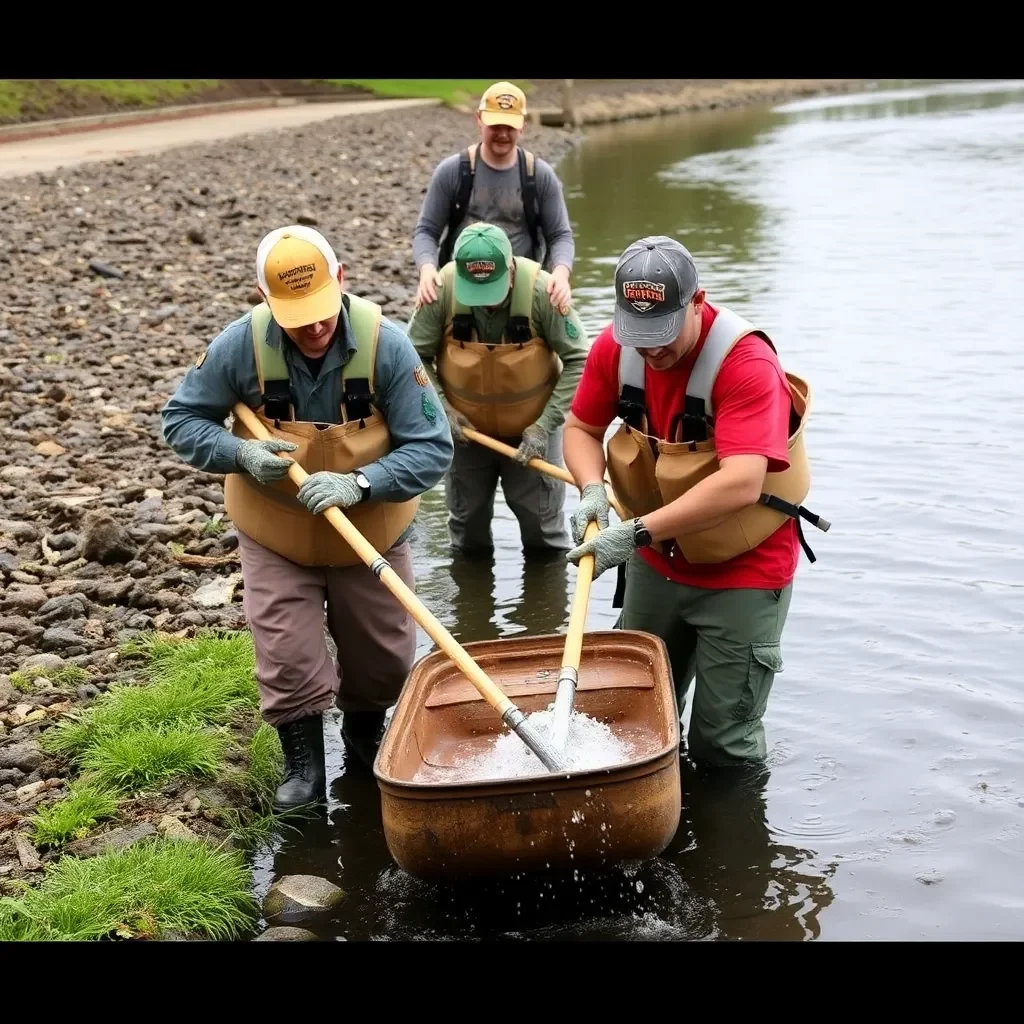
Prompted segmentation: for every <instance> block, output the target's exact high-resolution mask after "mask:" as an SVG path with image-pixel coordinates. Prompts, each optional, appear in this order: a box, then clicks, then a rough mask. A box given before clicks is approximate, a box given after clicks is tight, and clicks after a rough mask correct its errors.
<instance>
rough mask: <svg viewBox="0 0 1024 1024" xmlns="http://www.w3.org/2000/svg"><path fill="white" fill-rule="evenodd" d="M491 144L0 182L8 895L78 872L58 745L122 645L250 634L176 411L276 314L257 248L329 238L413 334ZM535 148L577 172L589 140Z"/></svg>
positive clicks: (334, 152)
mask: <svg viewBox="0 0 1024 1024" xmlns="http://www.w3.org/2000/svg"><path fill="white" fill-rule="evenodd" d="M472 129H473V123H472V121H471V120H470V119H469V118H467V117H466V115H464V114H460V113H458V112H455V111H452V110H445V109H432V110H431V111H430V112H429V115H428V116H427V117H424V115H423V112H422V111H420V110H407V111H399V112H395V113H394V114H390V115H388V116H387V117H386V118H378V117H371V116H365V117H348V118H341V119H339V120H338V121H336V122H333V123H328V124H325V125H319V126H317V127H316V128H315V129H296V130H289V131H282V132H275V133H268V134H265V135H261V136H258V137H255V138H252V139H240V140H231V141H225V142H222V143H220V144H217V145H201V146H192V147H188V148H183V149H178V150H174V151H171V152H168V153H166V154H161V155H160V156H159V158H157V159H144V158H143V159H135V160H117V161H114V162H112V163H108V164H89V165H82V166H80V167H77V168H69V169H67V170H65V171H63V172H61V173H59V174H52V175H34V176H32V177H29V178H26V179H7V180H4V181H3V182H2V183H0V262H2V263H3V264H4V266H3V270H4V273H3V275H2V277H3V282H2V284H0V422H2V423H3V428H4V429H3V434H4V447H3V454H2V456H0V579H2V583H3V586H2V588H0V591H2V593H0V883H2V882H3V881H4V879H5V878H6V879H7V880H11V879H19V878H24V879H27V880H29V881H33V880H37V879H38V878H40V877H41V872H42V869H43V867H44V866H45V865H46V864H47V863H48V862H50V861H52V860H54V859H56V858H59V856H60V854H61V852H62V849H55V850H53V851H50V852H47V851H44V850H40V849H37V848H34V847H33V846H32V845H31V830H30V827H29V826H30V822H32V821H33V820H34V819H33V817H32V816H33V815H34V814H36V813H37V812H38V811H39V810H40V809H41V808H43V807H45V806H47V805H48V804H51V803H53V802H54V801H57V800H61V799H63V798H65V797H66V796H67V793H68V782H67V779H68V776H69V774H70V772H69V768H68V762H67V759H66V758H63V757H61V756H59V755H56V754H51V753H49V752H47V751H45V750H41V749H40V746H39V740H40V736H41V734H42V733H44V732H45V731H47V730H49V729H51V728H53V727H54V725H55V724H57V723H60V722H62V721H65V720H67V719H69V718H71V717H72V716H74V715H75V714H76V713H77V712H79V711H81V710H82V709H85V708H88V707H89V706H90V705H91V704H92V703H93V702H94V701H95V700H96V699H97V697H98V695H100V694H102V693H104V691H106V690H108V688H109V687H111V685H112V684H115V683H120V682H127V681H134V680H135V679H136V678H137V677H138V674H139V666H138V662H137V660H135V659H126V658H125V657H124V656H123V654H121V653H120V651H121V649H122V648H123V645H124V644H126V643H128V642H131V641H132V640H133V639H137V638H139V637H146V636H151V635H154V634H160V635H169V636H171V637H182V638H184V637H192V636H194V635H196V633H197V632H201V631H203V630H206V629H237V628H243V627H244V617H243V614H242V608H241V596H242V595H241V576H240V573H239V571H238V570H239V564H238V558H237V540H236V537H235V534H234V532H233V530H232V529H231V524H230V522H228V521H226V520H225V519H224V506H223V491H222V487H221V484H222V478H221V477H218V476H211V475H208V474H203V473H198V472H196V471H194V470H192V469H190V468H189V467H188V466H186V465H184V464H183V463H182V462H180V460H178V459H177V457H176V456H175V455H174V454H173V452H171V451H170V450H169V449H168V448H167V446H166V444H165V443H164V441H163V439H162V435H161V429H160V408H161V406H162V405H163V403H164V402H165V401H166V399H167V397H168V396H169V395H170V393H171V392H172V391H173V389H174V388H175V386H176V385H177V383H178V381H179V380H180V378H181V376H182V375H183V373H184V372H185V370H186V368H187V367H188V366H189V364H191V363H192V362H194V361H195V359H196V358H197V357H198V356H199V355H200V354H201V353H202V352H203V351H204V349H205V347H206V345H207V344H208V343H209V341H210V340H211V339H212V338H213V337H214V336H215V335H216V333H217V332H218V331H219V330H220V329H221V328H222V327H223V326H224V325H226V324H227V323H228V322H230V321H231V320H232V319H234V318H235V317H237V316H239V315H240V314H242V313H243V312H245V310H246V309H248V308H249V307H250V305H251V303H252V302H253V301H257V297H256V296H255V295H254V294H253V287H254V283H255V282H254V272H253V269H252V267H253V263H252V261H253V254H254V253H255V251H256V246H257V244H258V242H259V239H260V238H261V237H262V236H263V234H264V233H265V232H266V231H267V230H269V229H270V228H271V227H273V226H276V225H280V224H286V223H293V222H301V223H306V224H315V225H316V227H317V228H318V229H319V230H321V231H323V232H324V233H325V234H326V235H327V237H328V238H330V239H331V240H332V242H333V243H334V244H335V245H336V247H337V250H338V253H339V257H341V258H342V259H343V260H344V262H345V265H346V274H347V281H348V286H349V287H350V288H351V289H352V290H353V291H355V292H357V293H359V294H363V295H366V296H368V297H370V298H372V299H373V300H374V301H377V302H379V303H381V304H382V305H383V307H384V310H385V313H386V314H387V315H390V316H394V317H397V318H399V319H408V317H409V316H410V315H411V312H412V296H413V294H414V288H415V273H414V268H413V266H412V263H411V260H410V258H409V255H408V253H409V234H410V230H411V227H412V224H413V223H414V222H415V218H416V215H417V212H418V209H419V205H420V202H421V199H422V194H423V191H424V189H425V188H426V185H427V183H428V181H429V178H430V173H431V171H432V169H433V167H434V165H435V164H436V163H437V161H438V160H440V159H441V158H442V157H444V156H445V155H447V154H448V153H450V152H452V151H454V149H455V148H457V147H459V146H461V145H464V144H465V143H466V141H467V139H471V138H472ZM532 144H533V146H534V147H535V149H536V150H537V151H538V152H539V153H542V154H543V155H544V156H545V157H547V158H548V159H550V160H552V161H557V160H558V159H559V158H560V157H561V155H562V154H563V153H564V152H565V151H566V150H567V149H568V147H569V145H570V144H571V140H570V139H569V138H568V137H567V136H566V134H565V133H564V132H561V131H557V130H553V129H539V130H537V131H535V132H534V133H533V139H532ZM187 789H188V787H181V792H180V793H177V794H176V796H178V797H182V796H184V797H186V798H187V799H186V800H185V803H184V804H182V806H181V807H180V808H174V807H172V810H176V811H177V812H178V813H181V812H182V811H188V810H189V805H190V803H191V802H192V801H193V800H195V799H196V794H195V792H191V793H189V792H186V790H187ZM173 800H174V795H172V796H170V797H168V795H167V794H164V795H163V797H162V801H163V802H162V803H160V801H158V802H157V803H158V805H159V806H157V805H154V806H157V810H159V813H156V811H154V814H155V818H154V820H153V822H152V823H150V824H148V825H146V826H144V827H142V829H141V831H139V830H138V829H139V826H138V824H137V823H138V821H139V819H138V816H137V815H135V816H134V817H133V818H132V819H131V820H132V827H135V828H136V832H134V833H129V834H128V838H129V839H133V840H134V839H135V838H141V837H144V836H147V835H154V834H156V825H157V824H158V822H159V820H161V819H162V817H163V816H164V815H165V814H166V813H167V808H168V807H169V806H171V804H172V803H173ZM222 802H223V801H222ZM179 803H180V800H179ZM192 810H193V811H194V810H196V808H195V807H192ZM100 832H101V834H102V825H101V826H100ZM120 838H123V837H120Z"/></svg>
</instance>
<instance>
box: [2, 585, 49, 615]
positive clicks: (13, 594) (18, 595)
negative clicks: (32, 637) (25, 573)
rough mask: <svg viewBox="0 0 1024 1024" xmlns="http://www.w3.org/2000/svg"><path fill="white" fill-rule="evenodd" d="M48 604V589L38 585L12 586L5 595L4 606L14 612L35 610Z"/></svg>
mask: <svg viewBox="0 0 1024 1024" xmlns="http://www.w3.org/2000/svg"><path fill="white" fill-rule="evenodd" d="M44 604H46V591H45V590H43V588H42V587H40V586H38V585H30V586H25V585H24V584H22V585H19V586H12V587H10V588H9V589H8V591H7V594H6V595H5V597H4V608H5V609H8V610H10V611H12V612H34V611H35V610H36V609H37V608H41V607H42V606H43V605H44Z"/></svg>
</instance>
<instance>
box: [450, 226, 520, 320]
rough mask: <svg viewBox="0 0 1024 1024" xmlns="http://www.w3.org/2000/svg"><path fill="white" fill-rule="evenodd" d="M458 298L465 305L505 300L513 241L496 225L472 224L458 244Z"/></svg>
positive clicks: (456, 291) (489, 303) (490, 303)
mask: <svg viewBox="0 0 1024 1024" xmlns="http://www.w3.org/2000/svg"><path fill="white" fill-rule="evenodd" d="M453 258H454V260H455V298H456V299H457V300H458V301H459V302H461V303H462V304H463V305H464V306H498V305H500V304H501V303H502V302H504V300H505V296H506V295H507V294H508V287H509V268H510V267H511V266H512V243H511V242H510V241H509V240H508V235H506V234H505V232H504V231H502V230H501V228H499V227H497V226H496V225H494V224H470V225H469V227H467V228H466V230H465V231H463V232H462V234H461V235H459V238H458V241H457V242H456V243H455V253H454V255H453Z"/></svg>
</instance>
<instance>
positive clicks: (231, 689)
mask: <svg viewBox="0 0 1024 1024" xmlns="http://www.w3.org/2000/svg"><path fill="white" fill-rule="evenodd" d="M119 653H120V656H121V657H123V658H124V659H126V660H129V661H132V660H134V661H137V662H138V665H139V673H138V676H137V677H136V678H130V679H127V680H126V681H125V682H123V683H120V684H118V685H115V686H111V687H110V688H109V689H108V690H107V691H106V692H105V693H104V694H102V695H101V696H100V697H99V698H97V699H96V700H95V701H94V702H93V703H92V704H91V705H90V706H89V707H87V708H85V709H83V710H81V711H78V712H75V713H73V714H69V715H67V716H66V717H63V718H61V719H60V720H59V721H56V722H54V724H52V725H50V727H49V728H47V729H46V730H45V731H44V732H42V733H41V735H40V737H39V746H40V747H41V748H42V749H43V750H44V751H46V752H47V753H48V754H51V755H53V756H56V757H58V758H60V759H62V760H63V761H64V763H65V765H66V768H65V772H64V774H65V775H66V778H67V779H68V780H69V781H68V784H67V786H66V792H65V793H64V795H62V796H60V797H59V798H58V799H57V800H55V801H54V802H52V803H49V804H46V805H45V806H40V807H39V808H38V809H37V810H36V812H35V814H34V815H33V816H32V817H31V818H30V819H29V821H28V838H29V839H30V841H31V843H32V844H33V846H34V847H35V853H38V854H41V855H42V856H44V857H47V858H48V859H49V861H50V862H49V863H48V864H47V865H46V867H45V874H44V876H43V878H42V880H41V882H40V883H39V884H38V885H36V886H31V885H29V884H27V883H20V884H19V883H8V892H9V894H8V895H7V896H6V897H5V898H3V899H0V941H8V940H12V939H16V940H39V939H60V940H72V939H104V938H115V937H122V938H154V937H162V936H165V935H166V934H168V933H181V934H182V935H184V936H188V937H196V938H210V939H221V938H234V937H237V936H239V935H240V934H242V933H244V932H245V931H246V930H247V929H249V928H251V927H252V926H253V924H254V923H255V921H256V919H257V918H258V916H259V907H258V903H257V902H256V901H255V898H254V897H253V896H252V894H251V878H250V872H249V869H248V867H247V863H246V861H247V855H248V854H249V853H251V852H253V851H254V849H256V848H258V847H259V846H260V844H261V843H262V842H263V841H265V839H266V838H267V837H268V836H269V835H271V834H272V833H273V831H274V830H275V828H276V827H277V826H278V825H279V824H280V823H279V822H278V820H277V819H276V817H275V816H274V815H273V813H272V812H271V799H272V796H273V792H274V789H275V787H276V786H277V783H278V781H279V779H280V771H281V749H280V744H279V742H278V739H277V733H276V732H275V731H274V730H273V729H272V728H270V727H269V726H267V725H266V724H265V723H263V721H262V720H261V718H260V715H259V694H258V689H257V686H256V681H255V675H254V658H253V649H252V643H251V639H250V637H249V635H248V633H245V632H226V631H225V632H216V631H207V632H204V633H201V634H199V635H197V636H196V637H194V638H192V639H182V638H171V637H167V636H161V635H159V634H152V635H146V636H144V637H142V638H139V639H136V640H132V641H129V642H127V643H126V644H124V645H123V646H122V648H121V650H120V652H119ZM31 855H32V854H31V853H30V854H29V856H31ZM12 887H13V889H14V892H13V894H12V893H11V892H10V890H11V888H12Z"/></svg>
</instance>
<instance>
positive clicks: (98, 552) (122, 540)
mask: <svg viewBox="0 0 1024 1024" xmlns="http://www.w3.org/2000/svg"><path fill="white" fill-rule="evenodd" d="M82 534H83V542H82V556H83V557H84V558H87V559H88V560H89V561H90V562H99V563H100V564H101V565H113V564H114V563H115V562H130V561H131V560H132V559H133V558H134V557H135V553H136V551H137V550H138V547H137V545H136V544H135V542H134V541H133V540H132V538H131V537H130V536H129V534H128V531H127V530H125V528H124V527H123V526H121V524H120V523H119V522H118V521H117V520H116V519H114V517H113V516H112V515H110V514H109V513H107V512H91V513H90V514H89V516H88V517H87V519H86V521H85V523H84V524H83V531H82Z"/></svg>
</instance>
